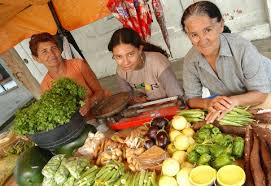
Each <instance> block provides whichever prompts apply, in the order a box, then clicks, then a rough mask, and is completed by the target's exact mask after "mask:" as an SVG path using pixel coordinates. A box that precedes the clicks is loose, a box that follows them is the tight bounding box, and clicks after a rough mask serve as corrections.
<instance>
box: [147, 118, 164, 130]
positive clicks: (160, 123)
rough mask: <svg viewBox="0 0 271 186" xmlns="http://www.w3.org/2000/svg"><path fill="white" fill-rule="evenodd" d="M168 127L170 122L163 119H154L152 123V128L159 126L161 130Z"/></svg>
mask: <svg viewBox="0 0 271 186" xmlns="http://www.w3.org/2000/svg"><path fill="white" fill-rule="evenodd" d="M167 125H168V120H167V119H165V118H163V117H156V118H153V119H152V121H151V126H157V127H158V128H159V129H162V128H164V127H166V126H167Z"/></svg>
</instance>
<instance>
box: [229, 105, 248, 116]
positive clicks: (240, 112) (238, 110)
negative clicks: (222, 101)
mask: <svg viewBox="0 0 271 186" xmlns="http://www.w3.org/2000/svg"><path fill="white" fill-rule="evenodd" d="M232 110H233V111H235V112H237V113H239V114H242V115H247V116H251V113H250V112H248V111H247V110H244V109H241V108H238V107H234V108H233V109H232Z"/></svg>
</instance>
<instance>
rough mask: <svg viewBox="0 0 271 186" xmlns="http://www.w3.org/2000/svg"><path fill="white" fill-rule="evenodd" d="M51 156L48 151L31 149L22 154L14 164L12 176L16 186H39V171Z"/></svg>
mask: <svg viewBox="0 0 271 186" xmlns="http://www.w3.org/2000/svg"><path fill="white" fill-rule="evenodd" d="M51 157H52V154H51V153H50V152H49V151H46V150H44V149H41V148H39V147H38V146H34V147H31V148H30V149H28V150H26V151H25V152H23V153H22V154H21V155H20V157H19V158H18V160H17V162H16V167H15V169H14V176H15V179H16V183H17V185H18V186H37V185H41V183H42V181H43V175H42V173H41V170H42V169H43V167H44V166H45V165H46V163H47V162H48V161H49V160H50V158H51Z"/></svg>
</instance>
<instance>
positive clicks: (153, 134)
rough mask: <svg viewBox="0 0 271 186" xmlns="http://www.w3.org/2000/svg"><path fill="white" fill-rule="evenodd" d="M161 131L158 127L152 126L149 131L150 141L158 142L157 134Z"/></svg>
mask: <svg viewBox="0 0 271 186" xmlns="http://www.w3.org/2000/svg"><path fill="white" fill-rule="evenodd" d="M158 131H159V128H158V127H157V126H151V127H150V128H149V130H148V134H147V135H148V137H149V138H150V139H153V140H156V135H157V132H158Z"/></svg>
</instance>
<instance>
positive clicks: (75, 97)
mask: <svg viewBox="0 0 271 186" xmlns="http://www.w3.org/2000/svg"><path fill="white" fill-rule="evenodd" d="M85 94H86V93H85V89H84V88H83V87H81V86H79V85H77V84H76V83H75V82H74V81H73V80H71V79H68V78H61V79H59V80H58V81H56V82H54V84H53V87H52V89H51V90H49V91H47V92H45V93H44V94H43V95H42V97H41V99H40V100H38V101H36V102H34V103H33V104H31V105H30V106H29V107H27V108H24V109H22V110H20V111H19V112H17V113H16V118H15V122H14V131H15V132H16V133H18V134H21V135H25V134H35V133H38V132H43V131H48V130H51V129H54V128H55V127H57V126H59V125H63V124H65V123H67V122H69V121H70V118H71V117H72V115H73V114H74V113H75V112H76V111H77V110H78V109H79V107H80V101H81V100H82V99H83V98H84V96H85Z"/></svg>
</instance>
